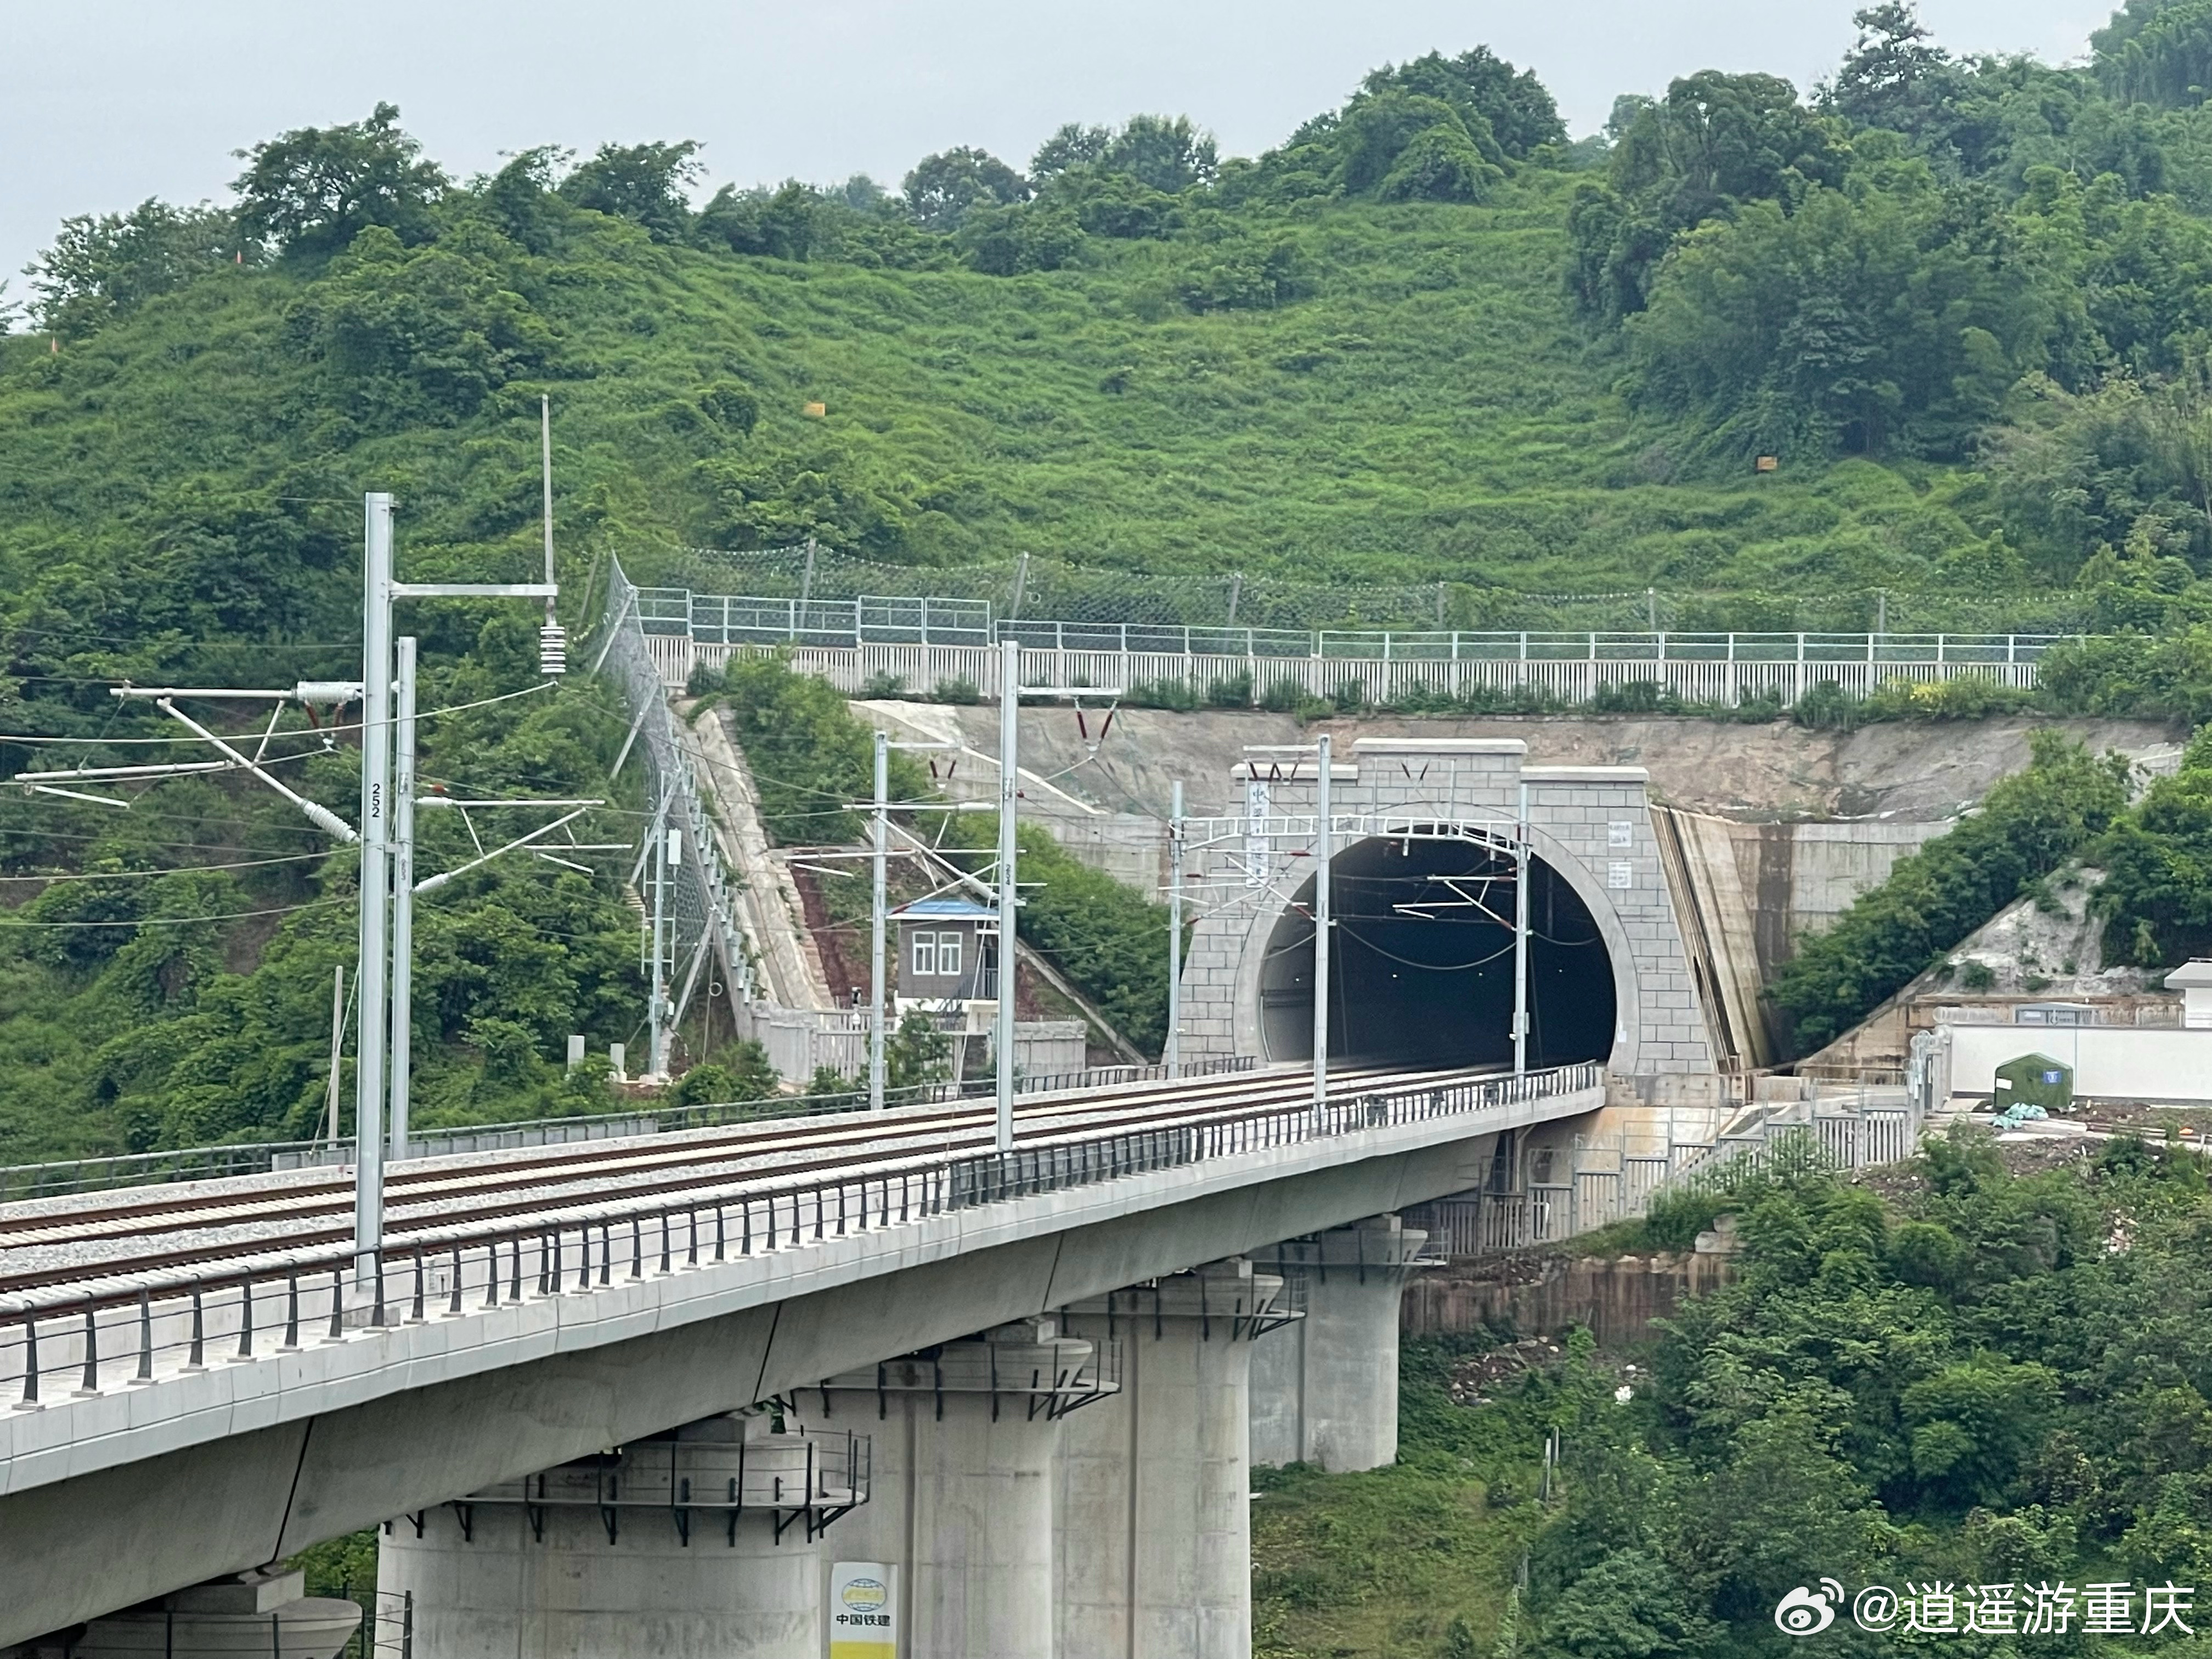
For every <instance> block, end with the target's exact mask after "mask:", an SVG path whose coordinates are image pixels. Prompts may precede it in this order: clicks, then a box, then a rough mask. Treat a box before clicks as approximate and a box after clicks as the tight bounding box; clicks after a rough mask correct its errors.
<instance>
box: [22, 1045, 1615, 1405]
mask: <svg viewBox="0 0 2212 1659" xmlns="http://www.w3.org/2000/svg"><path fill="white" fill-rule="evenodd" d="M1603 1079H1604V1068H1603V1067H1602V1066H1599V1065H1595V1064H1588V1065H1581V1066H1560V1067H1558V1068H1556V1069H1553V1070H1551V1071H1546V1072H1534V1073H1528V1075H1527V1076H1525V1077H1498V1078H1491V1079H1480V1080H1470V1081H1467V1082H1461V1083H1453V1084H1444V1085H1436V1086H1433V1087H1416V1088H1412V1089H1402V1090H1396V1091H1389V1092H1384V1093H1373V1094H1362V1093H1358V1092H1352V1091H1347V1092H1346V1094H1345V1095H1343V1096H1340V1097H1337V1098H1334V1099H1332V1100H1331V1101H1330V1102H1329V1103H1328V1104H1327V1105H1326V1106H1325V1107H1321V1108H1316V1107H1315V1106H1313V1105H1311V1104H1310V1103H1301V1104H1297V1105H1291V1106H1281V1105H1277V1106H1269V1107H1267V1108H1264V1109H1260V1110H1256V1111H1252V1112H1247V1113H1240V1114H1235V1115H1223V1116H1220V1117H1216V1118H1209V1119H1206V1120H1205V1121H1200V1122H1196V1123H1188V1124H1176V1125H1164V1126H1160V1127H1150V1128H1141V1129H1124V1130H1117V1131H1115V1132H1112V1133H1106V1134H1099V1135H1087V1136H1085V1135H1071V1136H1068V1137H1067V1138H1066V1139H1055V1140H1052V1141H1048V1142H1044V1143H1042V1144H1039V1145H1035V1146H1024V1147H1019V1148H1017V1149H1016V1150H1014V1151H1012V1152H981V1153H973V1154H969V1155H965V1156H961V1157H956V1158H941V1157H937V1158H933V1157H913V1158H904V1159H900V1158H885V1159H884V1160H883V1161H882V1162H881V1163H880V1164H878V1165H877V1166H876V1167H875V1168H873V1169H870V1170H862V1171H859V1172H855V1173H852V1174H844V1173H829V1174H824V1175H820V1176H815V1177H814V1178H813V1179H811V1180H809V1179H804V1178H801V1179H796V1180H791V1181H786V1182H778V1181H776V1180H775V1179H774V1178H773V1177H772V1176H765V1175H764V1176H758V1177H756V1178H754V1179H751V1180H749V1181H747V1182H742V1183H732V1184H728V1185H720V1186H714V1187H709V1188H703V1189H702V1190H699V1191H696V1192H693V1193H690V1194H686V1195H684V1196H682V1197H678V1198H673V1199H667V1200H662V1201H660V1202H657V1203H648V1204H639V1205H629V1206H623V1205H615V1206H579V1207H577V1208H574V1209H568V1210H562V1211H556V1212H554V1213H552V1214H550V1215H545V1216H542V1217H539V1218H534V1219H532V1220H527V1221H523V1222H518V1223H507V1224H491V1225H467V1224H463V1225H458V1226H453V1227H450V1228H441V1229H438V1230H436V1231H430V1230H429V1229H428V1228H427V1227H426V1228H425V1229H423V1230H422V1232H421V1233H419V1234H418V1235H417V1236H415V1237H409V1236H407V1235H405V1234H401V1235H398V1236H396V1237H395V1236H391V1235H387V1237H386V1243H385V1247H384V1249H383V1250H382V1251H381V1252H380V1256H379V1260H378V1261H377V1263H376V1272H375V1275H374V1280H373V1282H372V1284H371V1285H370V1287H369V1289H368V1291H367V1293H366V1294H365V1295H364V1294H360V1293H358V1292H356V1291H351V1290H350V1289H349V1283H350V1281H351V1280H352V1278H353V1275H354V1273H355V1264H356V1254H355V1250H354V1248H353V1246H352V1245H351V1243H349V1242H346V1241H347V1239H349V1237H350V1232H349V1228H346V1227H343V1226H341V1227H337V1228H336V1229H334V1230H333V1231H332V1235H331V1237H330V1238H329V1241H328V1242H327V1243H316V1244H313V1245H311V1246H307V1247H303V1248H299V1249H285V1250H272V1251H269V1252H267V1253H265V1254H262V1255H254V1256H251V1257H246V1258H244V1259H234V1260H232V1261H228V1262H222V1263H210V1264H208V1265H205V1266H203V1267H177V1268H171V1269H163V1270H160V1271H155V1272H150V1273H137V1274H129V1275H123V1274H118V1275H102V1274H101V1273H100V1271H99V1268H98V1265H97V1264H96V1263H95V1264H91V1265H88V1266H81V1267H53V1268H51V1269H46V1270H42V1271H37V1272H30V1273H16V1274H15V1275H14V1277H15V1283H16V1284H17V1285H18V1286H19V1289H18V1291H17V1292H16V1295H15V1299H14V1305H13V1306H12V1307H11V1308H10V1309H9V1310H6V1311H5V1312H4V1313H0V1320H4V1321H5V1323H4V1325H0V1333H4V1334H0V1386H5V1384H6V1380H7V1379H12V1380H13V1383H14V1386H15V1388H16V1389H17V1390H18V1401H19V1406H20V1407H37V1406H40V1405H43V1404H44V1403H45V1402H46V1397H47V1396H48V1395H51V1394H52V1392H53V1388H52V1383H64V1384H65V1385H67V1386H71V1387H74V1388H76V1389H79V1390H82V1391H83V1392H84V1393H86V1394H88V1395H90V1394H94V1393H97V1392H99V1391H100V1389H102V1388H103V1387H105V1386H112V1385H113V1384H114V1383H119V1382H122V1381H125V1380H126V1379H127V1380H129V1381H132V1382H137V1383H149V1382H152V1381H155V1379H156V1378H157V1376H159V1375H160V1374H161V1373H162V1372H163V1371H165V1370H174V1369H175V1368H176V1367H177V1366H178V1365H179V1364H182V1365H183V1366H185V1367H188V1368H189V1367H197V1366H203V1365H204V1364H206V1363H207V1360H208V1357H209V1356H210V1354H211V1353H212V1354H217V1355H220V1356H222V1357H227V1358H234V1359H241V1360H242V1359H250V1358H254V1357H255V1356H256V1355H257V1354H266V1353H269V1352H273V1351H276V1349H278V1348H279V1347H282V1348H297V1347H298V1346H301V1343H302V1341H303V1340H306V1341H312V1340H316V1338H317V1337H318V1335H320V1337H321V1339H322V1340H328V1341H332V1342H337V1341H343V1340H347V1335H348V1333H349V1331H352V1330H357V1329H358V1328H360V1327H362V1325H367V1326H369V1327H373V1328H382V1327H386V1326H390V1325H398V1324H404V1323H410V1322H422V1321H424V1320H427V1319H430V1318H434V1317H438V1316H450V1317H461V1316H466V1315H468V1314H471V1313H474V1312H477V1311H479V1310H490V1309H494V1308H496V1307H498V1306H499V1305H501V1304H502V1303H513V1302H517V1301H521V1300H525V1299H527V1298H530V1297H539V1298H543V1297H554V1296H562V1295H585V1294H589V1293H590V1292H591V1291H592V1290H594V1289H595V1288H596V1289H606V1288H610V1287H611V1286H612V1285H614V1284H615V1283H616V1281H617V1277H619V1278H620V1279H621V1280H622V1281H623V1283H626V1284H627V1283H634V1282H636V1281H639V1280H641V1279H646V1278H647V1277H665V1276H666V1275H668V1274H671V1273H675V1272H678V1271H679V1270H680V1269H688V1268H696V1267H701V1266H702V1265H704V1264H708V1263H712V1262H720V1261H730V1260H732V1259H733V1258H740V1257H744V1256H751V1255H766V1254H769V1253H775V1252H781V1251H787V1250H795V1249H805V1248H806V1247H807V1246H808V1245H809V1244H811V1243H821V1242H823V1241H824V1240H826V1239H829V1238H832V1237H839V1238H842V1237H846V1236H848V1234H852V1233H856V1232H866V1231H881V1230H883V1229H886V1228H889V1227H892V1226H899V1225H908V1224H909V1223H912V1222H915V1221H920V1220H923V1219H927V1218H930V1217H933V1216H936V1215H940V1214H943V1213H945V1212H949V1211H954V1210H963V1209H969V1208H975V1207H977V1206H983V1205H988V1204H996V1203H1001V1202H1006V1201H1008V1200H1016V1199H1022V1198H1028V1197H1031V1196H1034V1195H1036V1194H1045V1193H1053V1192H1060V1191H1066V1190H1068V1189H1071V1188H1082V1187H1090V1186H1097V1185H1101V1184H1103V1183H1106V1182H1113V1181H1118V1180H1121V1179H1122V1178H1123V1177H1125V1176H1135V1175H1143V1174H1148V1173H1152V1172H1155V1171H1158V1170H1174V1169H1184V1168H1188V1167H1191V1166H1193V1165H1195V1164H1202V1163H1206V1162H1209V1161H1211V1160H1213V1159H1217V1158H1236V1157H1242V1156H1245V1155H1247V1154H1250V1153H1254V1152H1266V1151H1271V1150H1273V1149H1276V1148H1280V1147H1288V1146H1302V1145H1310V1144H1312V1143H1314V1142H1316V1141H1322V1140H1334V1139H1342V1138H1345V1137H1347V1136H1350V1135H1353V1134H1358V1133H1366V1132H1368V1131H1370V1130H1375V1129H1381V1128H1389V1127H1398V1126H1401V1125H1407V1124H1413V1123H1421V1122H1428V1121H1435V1120H1437V1119H1442V1118H1450V1117H1458V1116H1464V1115H1472V1114H1475V1113H1480V1112H1486V1111H1493V1110H1496V1109H1499V1108H1502V1107H1504V1106H1509V1105H1513V1104H1516V1103H1525V1102H1528V1101H1534V1100H1540V1099H1544V1098H1547V1097H1553V1096H1556V1095H1562V1094H1571V1093H1575V1092H1577V1091H1585V1090H1595V1089H1596V1088H1598V1087H1599V1086H1600V1085H1601V1083H1602V1082H1603Z"/></svg>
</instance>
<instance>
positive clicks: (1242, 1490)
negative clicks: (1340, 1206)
mask: <svg viewBox="0 0 2212 1659" xmlns="http://www.w3.org/2000/svg"><path fill="white" fill-rule="evenodd" d="M1281 1290H1282V1281H1281V1280H1280V1279H1275V1278H1273V1277H1270V1276H1268V1275H1266V1274H1255V1273H1254V1272H1253V1271H1252V1266H1251V1263H1249V1262H1248V1261H1222V1262H1215V1263H1212V1264H1211V1265H1209V1266H1207V1267H1201V1268H1200V1269H1199V1270H1198V1271H1197V1272H1195V1273H1176V1274H1175V1275H1173V1276H1172V1277H1170V1278H1167V1279H1159V1280H1158V1281H1156V1282H1155V1283H1153V1284H1151V1285H1139V1286H1137V1287H1135V1288H1133V1289H1131V1290H1126V1291H1115V1292H1114V1293H1112V1294H1111V1295H1109V1296H1106V1297H1099V1298H1097V1300H1094V1301H1090V1302H1082V1303H1079V1304H1076V1305H1075V1306H1073V1307H1071V1308H1069V1309H1067V1310H1065V1312H1064V1314H1063V1316H1062V1317H1063V1318H1064V1319H1065V1321H1066V1328H1067V1329H1068V1330H1069V1331H1071V1332H1073V1333H1075V1334H1081V1335H1085V1336H1088V1337H1091V1338H1093V1339H1094V1340H1098V1341H1101V1342H1107V1341H1111V1342H1114V1343H1115V1344H1116V1345H1117V1346H1118V1347H1119V1350H1120V1353H1121V1393H1120V1395H1118V1396H1116V1397H1114V1398H1110V1399H1105V1400H1102V1401H1098V1402H1097V1404H1096V1405H1092V1406H1090V1407H1086V1408H1085V1409H1084V1410H1082V1411H1080V1412H1078V1413H1075V1414H1074V1415H1073V1416H1072V1417H1070V1418H1069V1419H1067V1423H1066V1426H1065V1428H1064V1429H1063V1431H1062V1433H1063V1434H1064V1436H1065V1437H1066V1438H1065V1441H1064V1443H1063V1446H1062V1449H1061V1453H1060V1516H1059V1527H1060V1534H1059V1549H1058V1553H1059V1557H1060V1565H1059V1571H1058V1575H1057V1577H1058V1581H1059V1638H1060V1644H1059V1646H1058V1648H1057V1649H1056V1650H1054V1651H1055V1653H1056V1654H1057V1656H1058V1659H1249V1655H1250V1653H1251V1651H1252V1525H1251V1470H1250V1458H1249V1443H1250V1437H1251V1417H1250V1410H1249V1405H1250V1395H1249V1389H1248V1375H1249V1366H1250V1364H1251V1357H1252V1344H1253V1340H1254V1338H1255V1337H1256V1336H1257V1335H1259V1334H1261V1332H1262V1331H1265V1330H1267V1329H1271V1328H1273V1326H1274V1325H1275V1324H1276V1323H1279V1322H1281V1321H1282V1320H1283V1319H1285V1318H1286V1317H1287V1315H1286V1314H1285V1312H1284V1311H1283V1310H1282V1309H1281V1308H1280V1306H1279V1302H1280V1291H1281Z"/></svg>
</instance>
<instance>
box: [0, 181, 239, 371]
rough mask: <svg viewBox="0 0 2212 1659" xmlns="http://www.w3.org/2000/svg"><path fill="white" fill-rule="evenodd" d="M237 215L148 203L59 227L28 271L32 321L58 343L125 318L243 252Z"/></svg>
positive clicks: (65, 222)
mask: <svg viewBox="0 0 2212 1659" xmlns="http://www.w3.org/2000/svg"><path fill="white" fill-rule="evenodd" d="M243 246H244V245H243V243H242V241H241V240H240V234H239V228H238V221H237V219H236V217H235V216H234V215H232V214H229V213H227V212H225V211H223V210H221V209H219V208H212V207H209V206H207V205H205V204H202V205H200V206H198V207H190V208H177V207H172V206H170V205H169V204H167V202H162V201H156V200H155V199H153V198H152V197H149V198H148V199H147V200H145V201H143V202H141V203H140V204H138V205H137V207H135V208H133V209H131V211H130V212H128V213H121V214H118V213H109V214H103V215H101V216H99V217H97V218H95V217H94V216H92V215H90V214H79V215H77V216H76V217H74V218H70V219H64V220H63V221H62V227H61V229H60V231H59V232H58V233H57V234H56V235H55V237H54V242H53V246H52V247H50V248H48V249H46V252H43V253H41V254H40V256H39V257H38V258H37V259H36V260H34V261H33V263H32V264H31V266H30V268H29V275H30V278H31V292H32V293H33V295H36V296H37V297H36V300H35V302H34V307H33V316H34V318H35V319H36V320H37V322H38V325H39V326H40V328H42V329H45V330H46V331H47V332H49V333H52V334H58V335H60V336H62V337H64V338H65V339H77V338H82V337H84V336H85V335H88V334H90V333H92V332H93V331H95V330H96V329H98V328H100V326H101V325H104V324H106V323H108V322H111V321H112V320H113V319H116V318H118V317H122V316H127V315H128V314H129V313H131V312H133V311H136V310H137V308H138V307H140V306H141V305H143V304H144V303H145V302H146V301H148V300H149V299H151V298H152V297H153V296H154V295H157V294H167V293H169V292H171V291H172V290H173V289H179V288H182V287H183V286H185V283H189V282H191V281H192V280H193V279H194V278H195V277H197V276H201V275H202V274H204V272H207V271H210V270H214V269H215V268H216V267H217V266H218V265H224V264H230V263H231V261H232V259H233V258H234V256H235V255H236V254H238V253H239V252H241V251H242V249H243Z"/></svg>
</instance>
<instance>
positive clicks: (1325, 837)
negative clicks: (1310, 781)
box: [1313, 732, 1336, 1115]
mask: <svg viewBox="0 0 2212 1659" xmlns="http://www.w3.org/2000/svg"><path fill="white" fill-rule="evenodd" d="M1315 748H1316V771H1315V774H1314V776H1315V780H1316V786H1317V787H1316V796H1315V801H1314V813H1315V827H1316V830H1317V832H1318V833H1317V834H1316V836H1315V838H1314V975H1313V991H1314V1013H1313V1103H1314V1111H1315V1113H1316V1115H1319V1114H1320V1113H1321V1112H1322V1110H1323V1109H1326V1108H1327V1107H1328V929H1329V896H1330V895H1329V881H1330V878H1329V865H1330V860H1331V854H1333V853H1334V850H1335V849H1334V843H1335V839H1336V837H1335V834H1334V826H1332V825H1331V823H1329V800H1328V786H1329V775H1328V774H1329V740H1328V734H1327V733H1325V732H1324V733H1323V734H1322V738H1321V741H1320V742H1319V743H1318V744H1316V745H1315Z"/></svg>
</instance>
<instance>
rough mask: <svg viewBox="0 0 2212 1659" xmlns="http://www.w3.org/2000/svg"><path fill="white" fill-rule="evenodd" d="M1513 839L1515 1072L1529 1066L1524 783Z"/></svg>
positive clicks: (1527, 866) (1526, 851)
mask: <svg viewBox="0 0 2212 1659" xmlns="http://www.w3.org/2000/svg"><path fill="white" fill-rule="evenodd" d="M1513 839H1514V842H1515V845H1516V848H1518V850H1517V851H1516V853H1515V854H1514V860H1513V862H1514V868H1513V1074H1514V1075H1515V1076H1516V1077H1518V1076H1520V1075H1521V1074H1522V1073H1525V1072H1526V1071H1527V1070H1528V869H1529V865H1528V785H1527V784H1525V783H1524V784H1522V786H1521V821H1520V823H1519V824H1518V826H1517V827H1516V829H1515V830H1514V835H1513Z"/></svg>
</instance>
